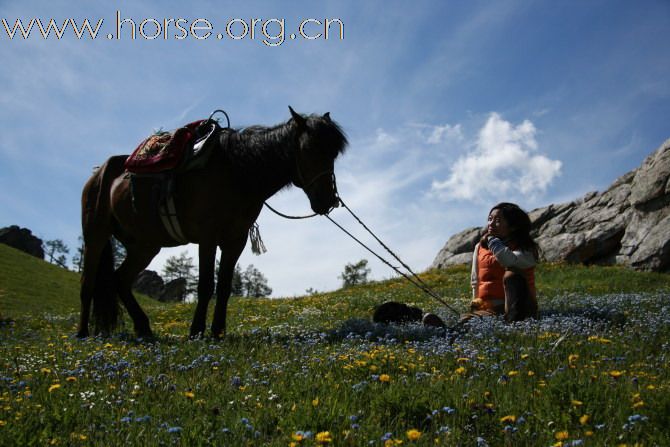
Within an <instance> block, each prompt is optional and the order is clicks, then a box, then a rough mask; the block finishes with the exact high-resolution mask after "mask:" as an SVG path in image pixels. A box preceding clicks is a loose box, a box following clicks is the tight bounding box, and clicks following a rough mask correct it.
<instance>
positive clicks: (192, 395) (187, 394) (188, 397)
mask: <svg viewBox="0 0 670 447" xmlns="http://www.w3.org/2000/svg"><path fill="white" fill-rule="evenodd" d="M184 397H186V398H187V399H193V398H194V397H195V394H194V393H193V392H191V391H184Z"/></svg>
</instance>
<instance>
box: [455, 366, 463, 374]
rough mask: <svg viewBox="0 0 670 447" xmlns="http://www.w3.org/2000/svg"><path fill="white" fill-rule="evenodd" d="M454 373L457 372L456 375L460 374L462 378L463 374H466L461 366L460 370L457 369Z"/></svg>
mask: <svg viewBox="0 0 670 447" xmlns="http://www.w3.org/2000/svg"><path fill="white" fill-rule="evenodd" d="M454 372H455V373H456V374H459V375H461V376H462V375H463V374H465V368H464V367H462V366H459V367H458V368H456V370H455V371H454Z"/></svg>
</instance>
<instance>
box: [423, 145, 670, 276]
mask: <svg viewBox="0 0 670 447" xmlns="http://www.w3.org/2000/svg"><path fill="white" fill-rule="evenodd" d="M529 215H530V218H531V221H532V222H533V230H532V234H533V236H534V237H535V240H536V241H537V242H538V244H539V245H540V249H541V254H542V258H543V260H546V261H550V262H554V261H564V262H569V263H582V264H621V265H626V266H630V267H633V268H635V269H639V270H652V271H669V270H670V140H667V141H665V143H663V144H662V145H661V147H660V148H658V149H657V150H656V151H655V152H654V153H653V154H651V155H650V156H649V157H647V159H646V160H645V161H644V162H643V164H642V166H640V167H639V168H637V169H635V170H633V171H631V172H629V173H627V174H625V175H623V176H622V177H620V178H619V179H617V180H616V181H615V182H614V183H613V184H612V185H611V186H610V187H609V188H608V189H607V190H606V191H604V192H602V193H598V192H591V193H588V194H586V195H585V196H583V197H581V198H580V199H578V200H575V201H573V202H570V203H564V204H560V205H549V206H547V207H544V208H539V209H536V210H533V211H531V212H530V213H529ZM483 232H484V228H483V227H481V228H469V229H467V230H464V231H462V232H461V233H458V234H456V235H454V236H452V237H451V238H450V239H449V240H448V241H447V243H446V244H445V246H444V247H443V248H442V250H440V252H439V253H438V255H437V257H436V258H435V260H434V261H433V264H432V266H431V267H432V268H443V267H446V266H448V265H454V264H463V263H468V262H470V260H471V256H472V250H473V248H474V245H475V244H476V242H477V241H478V240H479V238H480V237H481V235H482V234H483Z"/></svg>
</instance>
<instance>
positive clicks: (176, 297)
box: [133, 270, 187, 303]
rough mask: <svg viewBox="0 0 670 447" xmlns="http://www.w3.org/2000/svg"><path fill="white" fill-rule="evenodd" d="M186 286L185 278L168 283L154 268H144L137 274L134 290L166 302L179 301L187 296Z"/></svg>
mask: <svg viewBox="0 0 670 447" xmlns="http://www.w3.org/2000/svg"><path fill="white" fill-rule="evenodd" d="M186 286H187V282H186V279H184V278H177V279H173V280H172V281H168V282H167V283H166V282H164V281H163V278H161V277H160V275H159V274H158V273H156V272H154V271H153V270H144V271H142V272H141V273H140V274H139V275H137V279H136V280H135V283H134V284H133V290H135V291H136V292H139V293H143V294H145V295H147V296H150V297H151V298H153V299H155V300H158V301H162V302H164V303H174V302H177V303H179V302H181V301H184V298H185V297H186V291H187V290H186Z"/></svg>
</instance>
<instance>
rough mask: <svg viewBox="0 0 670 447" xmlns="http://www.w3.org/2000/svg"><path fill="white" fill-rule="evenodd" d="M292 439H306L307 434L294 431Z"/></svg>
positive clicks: (298, 440)
mask: <svg viewBox="0 0 670 447" xmlns="http://www.w3.org/2000/svg"><path fill="white" fill-rule="evenodd" d="M291 439H293V440H294V441H297V442H300V441H302V440H303V439H305V435H303V434H302V433H293V434H292V435H291Z"/></svg>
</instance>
